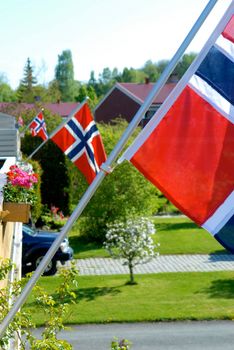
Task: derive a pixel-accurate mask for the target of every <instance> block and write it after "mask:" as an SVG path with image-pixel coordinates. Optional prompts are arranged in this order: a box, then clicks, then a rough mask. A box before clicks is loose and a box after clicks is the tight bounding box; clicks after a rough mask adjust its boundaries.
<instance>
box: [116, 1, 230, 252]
mask: <svg viewBox="0 0 234 350" xmlns="http://www.w3.org/2000/svg"><path fill="white" fill-rule="evenodd" d="M233 14H234V2H233V3H232V5H231V7H229V9H228V11H227V12H226V14H225V15H224V17H223V18H222V20H221V21H220V23H219V24H218V26H217V28H216V29H215V30H214V32H213V34H212V35H211V37H210V38H209V40H208V41H207V43H206V45H205V46H204V48H203V49H202V50H201V52H200V54H199V55H198V56H197V58H196V60H195V61H194V62H193V64H192V65H191V66H190V68H189V69H188V71H187V72H186V73H185V75H184V77H183V78H182V79H181V80H180V81H179V83H178V84H177V86H176V87H175V89H174V90H173V92H172V93H171V95H170V96H169V97H168V98H167V100H166V101H165V102H164V104H163V105H162V106H161V108H160V109H159V110H158V111H157V112H156V114H155V115H154V117H153V119H152V120H151V121H150V122H149V123H148V124H147V126H146V127H145V128H144V129H143V131H142V132H141V133H140V134H139V136H138V137H137V139H136V140H135V141H134V143H133V144H132V145H131V146H130V147H129V148H128V149H127V151H126V152H125V153H124V155H123V156H122V157H121V160H122V159H128V160H130V162H131V163H132V164H133V165H134V166H135V167H136V168H137V169H138V170H139V171H141V172H142V173H143V174H144V176H145V177H146V178H147V179H149V180H150V181H151V182H152V183H153V184H154V185H156V186H157V187H158V188H159V189H160V190H161V191H162V192H163V193H164V194H165V195H166V196H167V198H168V199H169V200H171V202H172V203H174V204H175V205H176V206H177V207H178V208H179V209H180V210H181V211H182V212H183V213H185V214H186V215H187V216H188V217H190V218H191V219H192V220H194V221H195V222H196V223H197V224H198V225H200V226H202V227H204V228H205V229H206V230H208V231H209V232H210V233H211V234H212V235H213V236H215V238H216V239H217V240H218V241H219V242H220V243H221V244H222V245H223V246H224V247H226V248H227V249H229V250H230V251H232V252H234V191H233V190H234V125H233V124H234V107H233V104H234V15H233ZM121 160H120V161H121Z"/></svg>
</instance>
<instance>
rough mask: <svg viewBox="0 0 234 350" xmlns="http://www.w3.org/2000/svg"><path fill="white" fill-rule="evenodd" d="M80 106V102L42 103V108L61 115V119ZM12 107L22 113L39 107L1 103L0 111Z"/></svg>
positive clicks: (32, 104)
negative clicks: (24, 110)
mask: <svg viewBox="0 0 234 350" xmlns="http://www.w3.org/2000/svg"><path fill="white" fill-rule="evenodd" d="M78 104H79V102H58V103H41V104H40V105H41V107H44V108H45V109H48V110H49V111H51V112H52V113H53V114H59V115H60V116H61V117H67V116H68V115H69V114H70V113H71V112H72V111H73V110H74V109H75V108H76V107H77V105H78ZM7 106H10V107H12V108H14V110H17V111H19V113H20V111H22V110H23V109H32V108H36V109H38V105H35V104H34V103H18V102H9V103H8V102H1V103H0V110H1V109H4V108H6V107H7Z"/></svg>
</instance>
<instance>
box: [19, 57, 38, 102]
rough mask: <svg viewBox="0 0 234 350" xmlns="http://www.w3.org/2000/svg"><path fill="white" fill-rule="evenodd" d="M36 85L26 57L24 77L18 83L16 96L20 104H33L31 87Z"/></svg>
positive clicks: (31, 68)
mask: <svg viewBox="0 0 234 350" xmlns="http://www.w3.org/2000/svg"><path fill="white" fill-rule="evenodd" d="M36 84H37V79H36V77H35V76H34V75H33V67H32V65H31V61H30V58H29V57H28V59H27V62H26V65H25V67H24V77H23V79H22V80H21V81H20V86H19V88H18V89H17V95H18V98H19V100H20V101H21V102H29V103H30V102H34V91H33V87H34V86H35V85H36Z"/></svg>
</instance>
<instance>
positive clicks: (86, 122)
mask: <svg viewBox="0 0 234 350" xmlns="http://www.w3.org/2000/svg"><path fill="white" fill-rule="evenodd" d="M51 140H52V141H54V143H56V145H57V146H58V147H59V148H60V149H61V150H62V151H63V152H64V153H65V154H66V155H67V156H68V158H70V160H71V161H72V162H73V163H74V164H75V165H76V166H77V168H78V169H79V170H80V171H81V172H82V173H83V174H84V176H85V177H86V180H87V181H88V183H89V184H90V183H91V182H92V181H93V179H94V178H95V176H96V174H97V173H98V172H99V170H100V166H101V164H102V163H103V162H105V160H106V154H105V150H104V146H103V143H102V139H101V135H100V133H99V131H98V129H97V126H96V124H95V122H94V120H93V118H92V115H91V112H90V109H89V107H88V105H87V104H86V103H85V104H84V105H83V107H82V108H81V109H80V110H79V111H78V112H76V113H75V115H74V116H73V117H72V118H71V119H69V121H68V122H67V123H66V124H65V125H63V127H61V129H59V130H58V131H57V132H56V133H55V134H54V135H53V136H52V137H51Z"/></svg>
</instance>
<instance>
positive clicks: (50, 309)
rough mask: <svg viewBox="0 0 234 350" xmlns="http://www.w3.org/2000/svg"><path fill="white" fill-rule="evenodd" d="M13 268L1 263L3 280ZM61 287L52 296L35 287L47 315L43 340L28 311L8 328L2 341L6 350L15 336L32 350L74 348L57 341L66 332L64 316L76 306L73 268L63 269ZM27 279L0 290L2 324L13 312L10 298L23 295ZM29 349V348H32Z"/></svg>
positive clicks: (75, 273) (11, 265) (22, 347)
mask: <svg viewBox="0 0 234 350" xmlns="http://www.w3.org/2000/svg"><path fill="white" fill-rule="evenodd" d="M12 268H13V264H12V263H11V261H10V260H9V259H5V260H1V261H0V280H5V281H6V280H7V277H8V274H9V273H10V271H11V270H12ZM60 276H61V277H62V282H61V284H60V285H59V286H58V287H57V288H56V290H55V291H54V293H53V295H50V294H48V293H47V292H46V291H45V290H44V288H42V287H39V286H36V287H34V288H35V289H34V290H35V291H36V293H35V294H36V295H37V296H36V301H35V302H36V304H37V307H38V308H40V309H43V311H44V312H45V314H46V316H47V322H46V324H45V327H44V329H43V332H42V334H41V337H40V339H37V338H36V336H34V335H33V334H32V329H33V328H34V324H33V323H32V321H31V316H30V313H29V312H25V311H22V310H21V311H19V312H18V313H17V314H16V316H15V317H14V319H13V321H12V322H11V323H10V325H9V326H8V328H7V330H6V332H5V334H4V335H3V337H2V338H1V339H0V347H1V349H2V350H7V349H8V345H9V342H10V340H11V339H14V337H15V336H16V337H17V338H18V339H19V341H20V349H21V350H25V349H28V348H30V349H31V350H42V349H54V350H61V349H63V350H71V349H72V346H71V345H70V344H69V343H68V342H67V341H65V340H62V339H58V333H59V332H60V331H61V330H62V329H65V327H64V325H63V319H64V317H65V316H66V317H67V316H68V314H67V312H68V305H69V304H71V303H75V302H76V299H77V295H76V293H75V292H74V290H73V287H74V285H75V286H77V282H76V277H77V269H76V268H75V266H73V265H72V266H71V269H61V271H60ZM24 284H25V280H24V279H23V280H20V281H14V282H8V284H7V285H6V287H4V288H1V289H0V311H1V316H0V321H2V320H3V319H4V317H5V316H6V315H7V314H8V312H9V310H10V307H11V305H10V303H9V298H12V300H14V299H15V298H17V297H18V296H19V294H20V292H21V288H22V287H23V285H24ZM29 346H30V347H29Z"/></svg>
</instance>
